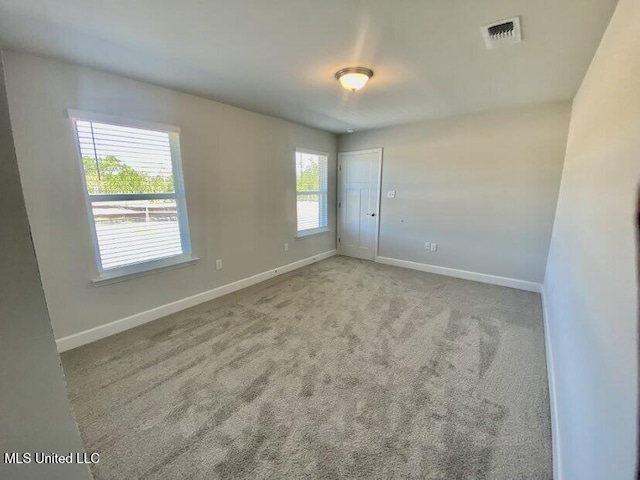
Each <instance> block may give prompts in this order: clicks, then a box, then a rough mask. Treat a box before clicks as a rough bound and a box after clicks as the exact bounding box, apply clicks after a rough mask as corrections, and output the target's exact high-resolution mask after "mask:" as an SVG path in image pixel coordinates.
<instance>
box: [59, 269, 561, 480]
mask: <svg viewBox="0 0 640 480" xmlns="http://www.w3.org/2000/svg"><path fill="white" fill-rule="evenodd" d="M62 360H63V364H64V368H65V371H66V375H67V383H68V387H69V392H70V397H71V401H72V403H73V407H74V410H75V414H76V418H77V420H78V423H79V425H80V429H81V432H82V438H83V440H84V444H85V448H86V449H87V451H97V452H99V453H100V454H101V460H100V463H99V464H97V465H95V466H94V467H93V474H94V477H95V478H96V479H133V478H145V479H146V478H150V479H167V478H190V479H196V478H201V479H215V478H234V479H239V478H323V479H333V478H363V479H371V478H426V479H483V478H487V479H489V478H490V479H536V480H541V479H550V478H551V477H552V467H551V433H550V426H549V423H550V422H549V401H548V392H547V376H546V367H545V358H544V341H543V325H542V318H541V304H540V296H539V295H538V294H534V293H528V292H523V291H519V290H513V289H509V288H503V287H496V286H491V285H485V284H480V283H475V282H471V281H466V280H458V279H454V278H448V277H443V276H439V275H432V274H427V273H422V272H416V271H412V270H405V269H401V268H396V267H389V266H384V265H380V264H375V263H371V262H365V261H360V260H355V259H351V258H347V257H334V258H330V259H328V260H324V261H322V262H320V263H317V264H314V265H311V266H309V267H305V268H303V269H301V270H298V271H296V272H292V273H290V274H287V275H283V276H281V277H277V278H274V279H272V280H270V281H268V282H265V283H262V284H259V285H256V286H254V287H251V288H248V289H245V290H242V291H240V292H237V293H235V294H232V295H228V296H226V297H223V298H220V299H218V300H214V301H212V302H209V303H206V304H202V305H200V306H197V307H194V308H192V309H190V310H186V311H183V312H180V313H177V314H175V315H171V316H169V317H166V318H163V319H161V320H157V321H155V322H152V323H150V324H147V325H144V326H142V327H139V328H136V329H134V330H130V331H127V332H124V333H122V334H119V335H117V336H113V337H110V338H107V339H104V340H102V341H99V342H96V343H93V344H91V345H87V346H85V347H81V348H78V349H76V350H72V351H70V352H67V353H65V354H63V355H62Z"/></svg>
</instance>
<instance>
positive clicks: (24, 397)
mask: <svg viewBox="0 0 640 480" xmlns="http://www.w3.org/2000/svg"><path fill="white" fill-rule="evenodd" d="M0 225H2V229H1V230H0V245H2V248H0V265H1V268H0V365H1V366H2V368H0V385H2V388H1V389H0V392H1V393H0V454H2V455H3V456H4V452H30V453H32V454H33V452H49V453H50V452H58V453H69V452H71V451H73V452H76V451H77V452H82V451H83V448H82V444H81V441H80V435H79V433H78V427H77V426H76V423H75V420H74V418H73V416H72V414H71V407H70V404H69V399H68V397H67V390H66V387H65V382H64V376H63V373H62V367H61V365H60V358H59V357H58V352H57V350H56V346H55V342H54V339H53V331H52V330H51V323H50V322H49V315H48V313H47V305H46V303H45V299H44V293H43V290H42V284H41V282H40V275H39V273H38V264H37V263H36V256H35V252H34V250H33V243H32V242H31V237H30V231H29V221H28V218H27V212H26V210H25V205H24V199H23V196H22V188H21V186H20V177H19V175H18V164H17V161H16V155H15V150H14V145H13V137H12V135H11V124H10V122H9V109H8V106H7V98H6V94H5V84H4V71H3V68H2V63H1V62H0ZM0 477H1V478H11V479H20V478H25V479H36V478H46V479H64V480H72V479H76V478H77V479H80V478H84V479H86V478H90V475H89V470H88V468H87V467H86V466H81V465H75V466H73V465H71V466H67V465H53V466H51V465H49V466H46V465H35V464H33V463H32V464H29V465H5V463H4V458H2V459H0Z"/></svg>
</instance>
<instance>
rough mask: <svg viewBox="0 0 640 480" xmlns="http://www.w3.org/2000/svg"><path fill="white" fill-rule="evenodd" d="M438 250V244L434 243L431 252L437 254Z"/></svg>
mask: <svg viewBox="0 0 640 480" xmlns="http://www.w3.org/2000/svg"><path fill="white" fill-rule="evenodd" d="M436 250H438V244H437V243H432V244H431V251H432V252H435V251H436Z"/></svg>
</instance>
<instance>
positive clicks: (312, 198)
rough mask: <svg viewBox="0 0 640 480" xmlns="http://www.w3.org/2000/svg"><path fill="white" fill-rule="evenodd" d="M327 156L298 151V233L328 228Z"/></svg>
mask: <svg viewBox="0 0 640 480" xmlns="http://www.w3.org/2000/svg"><path fill="white" fill-rule="evenodd" d="M327 186H328V181H327V156H326V155H322V154H317V153H312V152H306V151H304V150H297V151H296V195H297V202H296V208H297V219H298V233H303V234H304V233H313V231H316V230H322V229H326V228H327Z"/></svg>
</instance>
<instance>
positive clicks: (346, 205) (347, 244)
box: [338, 148, 382, 260]
mask: <svg viewBox="0 0 640 480" xmlns="http://www.w3.org/2000/svg"><path fill="white" fill-rule="evenodd" d="M338 164H339V177H340V197H339V198H338V212H339V218H340V230H339V232H338V242H339V243H338V246H339V248H340V251H341V253H342V254H343V255H348V256H350V257H357V258H363V259H365V260H374V259H375V256H376V250H377V246H378V222H379V218H380V211H379V210H380V208H379V206H380V171H381V168H380V167H381V165H382V149H381V148H378V149H374V150H361V151H356V152H345V153H340V154H338Z"/></svg>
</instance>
